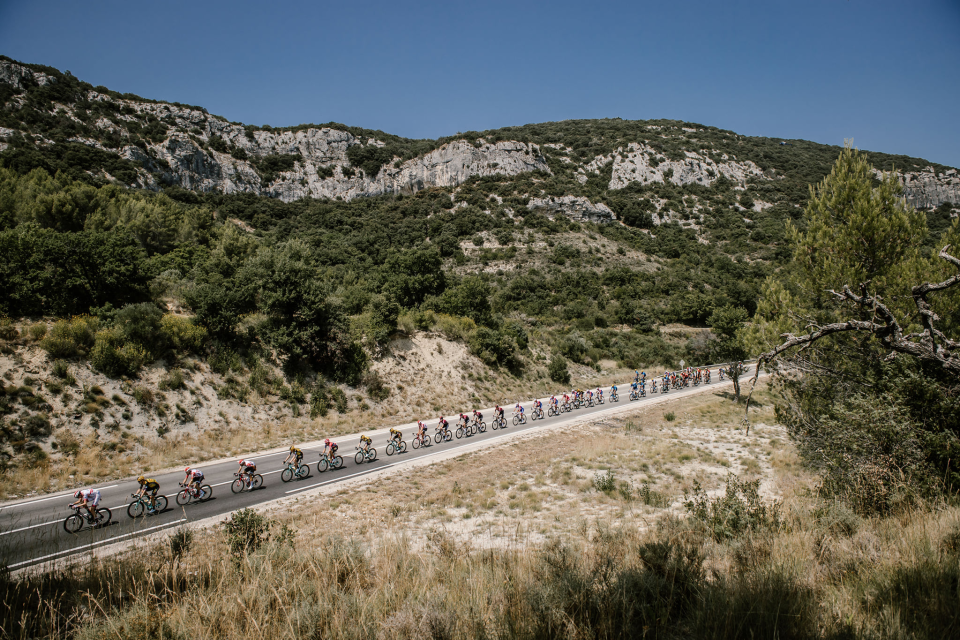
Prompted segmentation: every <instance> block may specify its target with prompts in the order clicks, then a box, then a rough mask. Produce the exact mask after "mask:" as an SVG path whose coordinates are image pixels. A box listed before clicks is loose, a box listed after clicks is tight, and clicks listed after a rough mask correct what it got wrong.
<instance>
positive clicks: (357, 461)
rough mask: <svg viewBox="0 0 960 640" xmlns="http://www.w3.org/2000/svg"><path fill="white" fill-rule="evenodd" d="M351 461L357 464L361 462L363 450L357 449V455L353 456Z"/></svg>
mask: <svg viewBox="0 0 960 640" xmlns="http://www.w3.org/2000/svg"><path fill="white" fill-rule="evenodd" d="M353 461H354V462H356V463H357V464H363V451H357V455H355V456H353Z"/></svg>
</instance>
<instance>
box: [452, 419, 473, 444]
mask: <svg viewBox="0 0 960 640" xmlns="http://www.w3.org/2000/svg"><path fill="white" fill-rule="evenodd" d="M456 433H457V440H459V439H460V438H462V437H463V436H467V437H468V438H469V437H470V436H472V435H473V434H474V431H473V427H471V426H470V424H469V423H464V424H461V425H458V426H457V432H456Z"/></svg>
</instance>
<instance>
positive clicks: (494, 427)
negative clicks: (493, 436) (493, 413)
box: [492, 418, 500, 431]
mask: <svg viewBox="0 0 960 640" xmlns="http://www.w3.org/2000/svg"><path fill="white" fill-rule="evenodd" d="M492 426H493V430H494V431H496V430H497V429H499V428H500V419H499V418H495V419H494V421H493V425H492Z"/></svg>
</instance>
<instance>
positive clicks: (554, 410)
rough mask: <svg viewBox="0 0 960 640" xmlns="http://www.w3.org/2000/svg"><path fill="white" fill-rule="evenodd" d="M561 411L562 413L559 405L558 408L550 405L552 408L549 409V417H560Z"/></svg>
mask: <svg viewBox="0 0 960 640" xmlns="http://www.w3.org/2000/svg"><path fill="white" fill-rule="evenodd" d="M561 411H562V410H561V409H560V408H559V405H557V406H554V405H550V407H549V408H548V409H547V416H549V417H551V418H552V417H554V416H558V415H560V412H561Z"/></svg>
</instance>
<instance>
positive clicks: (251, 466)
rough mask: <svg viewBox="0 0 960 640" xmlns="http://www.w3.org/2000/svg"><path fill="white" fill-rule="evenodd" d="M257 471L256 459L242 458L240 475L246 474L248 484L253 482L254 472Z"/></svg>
mask: <svg viewBox="0 0 960 640" xmlns="http://www.w3.org/2000/svg"><path fill="white" fill-rule="evenodd" d="M256 472H257V462H256V460H249V459H248V460H244V459H243V458H241V459H240V475H241V476H246V481H247V486H248V487H249V486H250V483H251V482H253V474H255V473H256Z"/></svg>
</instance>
